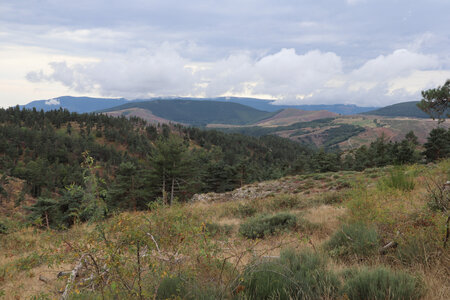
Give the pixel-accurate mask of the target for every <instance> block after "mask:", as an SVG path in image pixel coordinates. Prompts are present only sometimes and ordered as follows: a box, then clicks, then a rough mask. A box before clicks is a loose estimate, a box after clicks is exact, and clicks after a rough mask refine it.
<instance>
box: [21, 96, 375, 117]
mask: <svg viewBox="0 0 450 300" xmlns="http://www.w3.org/2000/svg"><path fill="white" fill-rule="evenodd" d="M156 100H164V101H173V100H192V101H218V102H231V103H238V104H242V105H246V106H250V107H252V108H255V109H258V110H262V111H267V112H275V111H278V110H282V109H288V108H295V109H301V110H307V111H317V110H328V111H330V112H334V113H337V114H342V115H352V114H359V113H363V112H367V111H372V110H375V109H377V108H378V107H360V106H357V105H353V104H330V105H327V104H318V105H276V104H274V103H275V100H267V99H257V98H244V97H216V98H193V97H174V98H169V97H155V98H150V99H135V100H127V99H125V98H92V97H72V96H62V97H57V98H53V99H47V100H35V101H31V102H30V103H28V104H26V105H22V106H21V107H25V108H28V109H32V108H33V107H34V108H36V109H37V110H41V109H42V110H44V111H49V110H54V109H59V108H65V109H68V110H69V111H71V112H78V113H89V112H95V111H101V110H105V109H109V108H112V107H115V106H119V105H122V104H126V103H134V102H146V101H156Z"/></svg>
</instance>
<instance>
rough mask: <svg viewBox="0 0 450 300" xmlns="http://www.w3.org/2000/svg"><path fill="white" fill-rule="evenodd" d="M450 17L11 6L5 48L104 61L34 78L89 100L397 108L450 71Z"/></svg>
mask: <svg viewBox="0 0 450 300" xmlns="http://www.w3.org/2000/svg"><path fill="white" fill-rule="evenodd" d="M447 11H450V1H445V0H432V1H408V0H399V1H391V0H378V1H373V0H366V1H364V0H342V1H336V0H324V1H314V0H302V1H294V0H280V1H269V0H246V1H242V0H230V1H222V2H217V1H206V0H191V1H178V0H167V1H143V0H127V1H107V0H95V1H94V0H79V1H52V0H42V1H33V0H17V1H8V2H7V1H2V2H1V3H0V14H1V15H2V18H1V20H0V28H1V30H0V31H1V32H2V40H1V41H0V47H1V46H2V45H21V46H24V47H39V48H41V49H48V51H52V52H55V53H62V54H70V55H72V56H79V57H89V58H94V59H97V60H98V61H97V62H90V63H84V64H69V63H68V62H61V61H59V62H53V63H52V64H51V65H50V69H51V70H52V71H51V72H50V73H45V72H44V71H40V70H37V71H36V70H35V71H32V70H30V71H31V72H29V73H28V74H27V79H28V80H29V81H30V82H35V83H36V84H38V83H39V82H41V81H50V82H52V81H54V82H59V83H62V84H63V85H64V86H67V87H69V88H71V89H72V90H74V91H77V92H81V93H91V92H96V93H100V94H103V95H107V96H125V97H141V96H149V95H162V96H164V95H199V96H202V95H207V96H217V95H222V94H227V93H229V94H239V93H241V94H242V93H244V94H245V93H253V94H255V95H257V94H266V95H269V96H272V97H277V98H279V99H280V101H284V102H286V101H288V102H289V101H297V102H298V101H302V102H308V101H309V102H311V103H314V102H315V103H317V102H318V101H319V102H320V101H322V102H328V103H331V102H347V103H359V104H371V103H370V101H373V103H377V104H388V103H392V102H398V101H400V100H403V99H415V98H414V97H418V92H416V93H415V94H414V93H412V92H411V89H408V90H403V89H401V88H396V89H394V90H392V86H393V84H392V82H393V81H394V80H396V79H398V78H407V77H408V76H410V75H411V74H413V73H414V72H415V71H420V70H425V71H434V70H449V69H450V55H449V53H450V34H449V33H450V32H449V30H450V29H449V28H450V21H449V19H448V14H447V13H446V12H447ZM192 66H196V67H195V68H194V69H193V68H191V67H192ZM433 78H434V77H433Z"/></svg>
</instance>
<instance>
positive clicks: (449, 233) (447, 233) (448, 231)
mask: <svg viewBox="0 0 450 300" xmlns="http://www.w3.org/2000/svg"><path fill="white" fill-rule="evenodd" d="M449 225H450V216H448V217H447V222H446V223H445V238H444V248H447V242H448V238H449V236H450V228H449Z"/></svg>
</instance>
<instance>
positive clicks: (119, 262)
mask: <svg viewBox="0 0 450 300" xmlns="http://www.w3.org/2000/svg"><path fill="white" fill-rule="evenodd" d="M449 167H450V161H448V160H447V161H442V162H440V163H439V164H436V165H427V166H419V165H412V166H406V167H404V168H402V169H401V171H402V174H409V177H408V178H409V180H411V181H413V182H414V186H413V187H412V190H408V189H402V188H400V189H398V188H387V189H380V187H379V185H380V184H382V183H380V182H382V181H383V180H390V179H389V178H390V176H391V173H392V172H396V169H395V168H390V167H389V168H382V169H372V170H371V171H367V172H350V173H346V174H339V173H330V174H329V176H328V175H325V176H323V175H320V176H316V175H312V176H309V175H299V176H292V177H286V178H283V179H282V180H278V181H274V182H266V183H260V184H258V187H259V188H260V189H261V191H263V190H269V188H268V187H269V186H271V184H275V183H276V186H279V187H280V188H279V192H276V191H274V189H272V188H271V192H270V193H267V194H258V195H262V196H258V197H252V194H251V192H249V191H253V192H255V193H256V192H257V190H255V189H254V186H252V185H250V186H249V187H248V191H247V192H244V191H245V190H242V191H241V192H240V193H241V194H242V195H246V196H245V197H249V199H246V198H241V199H239V198H237V199H233V198H228V199H229V200H228V201H224V200H222V199H221V198H220V197H222V195H221V194H216V196H211V197H217V198H218V199H219V201H215V200H214V199H211V200H209V202H207V203H206V202H192V203H186V204H183V203H177V204H173V205H172V206H166V205H164V204H161V203H154V204H152V205H150V206H149V207H148V209H147V211H144V212H123V213H117V214H114V215H113V216H111V217H110V218H108V219H106V220H100V221H95V222H93V223H80V222H76V223H75V224H74V225H73V226H72V227H71V228H70V229H66V230H63V231H56V230H53V229H45V227H44V228H42V229H39V227H38V228H36V227H35V228H30V227H25V228H23V229H14V230H13V231H8V233H6V234H2V235H0V242H1V243H0V248H1V253H2V256H1V257H0V291H1V294H2V295H4V297H6V299H11V298H12V299H13V298H14V297H15V296H19V295H20V296H21V297H24V298H27V297H32V296H34V297H40V298H39V299H52V298H55V297H60V296H61V292H58V291H64V290H66V291H67V292H66V293H67V294H68V295H69V299H86V298H89V299H102V298H104V299H111V298H118V299H129V298H137V299H140V298H141V299H153V298H156V299H167V298H177V297H178V298H182V299H274V298H276V299H278V298H279V299H293V298H303V299H342V298H344V299H448V296H449V295H450V290H449V288H448V286H449V281H448V278H449V276H448V275H449V273H448V270H449V259H450V257H449V252H448V248H446V247H448V246H444V240H445V232H446V220H447V215H446V211H445V209H442V208H441V206H439V205H438V204H436V203H441V200H442V199H447V198H445V197H447V195H448V194H446V193H447V192H446V191H444V190H443V189H442V187H443V185H444V184H445V182H446V180H447V179H448V178H449V177H448V176H449V175H450V174H449V173H448V170H449ZM373 174H379V177H373V176H371V175H373ZM335 175H336V176H335ZM345 176H348V177H345ZM315 177H317V178H316V179H314V178H315ZM330 178H331V182H335V181H337V180H339V179H342V178H347V179H346V180H350V178H351V180H352V181H354V182H355V183H354V186H353V187H348V188H343V189H340V190H329V189H330V188H331V189H334V188H333V187H334V185H331V186H330V187H328V185H327V183H329V181H328V179H330ZM309 180H313V181H312V182H313V183H314V184H313V185H312V188H310V189H305V190H302V191H301V192H299V193H297V194H287V193H286V190H298V189H299V187H302V186H304V185H305V184H306V183H307V182H309ZM427 183H428V184H427ZM383 184H384V183H383ZM255 186H256V185H255ZM438 187H439V188H438ZM307 192H308V193H307ZM264 195H265V196H264ZM441 195H443V196H441ZM443 197H444V198H443ZM242 207H245V209H243V208H242ZM249 207H253V208H254V210H252V212H251V213H247V211H248V210H249ZM236 209H237V210H236ZM238 211H244V212H245V213H242V214H239V213H237V212H238ZM78 265H80V269H79V271H78V276H77V277H76V278H75V279H73V278H72V279H71V277H70V276H69V273H70V272H71V271H73V270H74V268H75V267H76V266H78ZM75 269H76V268H75ZM59 272H62V275H60V277H58V276H57V275H58V273H59ZM65 272H66V273H65ZM44 281H45V282H44Z"/></svg>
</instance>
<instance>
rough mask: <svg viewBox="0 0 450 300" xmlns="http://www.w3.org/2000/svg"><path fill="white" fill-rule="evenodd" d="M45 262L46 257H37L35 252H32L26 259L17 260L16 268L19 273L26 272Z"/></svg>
mask: <svg viewBox="0 0 450 300" xmlns="http://www.w3.org/2000/svg"><path fill="white" fill-rule="evenodd" d="M47 261H48V256H47V255H39V254H37V253H36V252H33V253H31V254H30V255H28V256H26V257H22V258H19V259H18V260H17V261H16V268H17V270H20V271H27V270H31V269H33V268H36V267H39V266H40V265H42V264H44V263H45V262H47Z"/></svg>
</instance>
